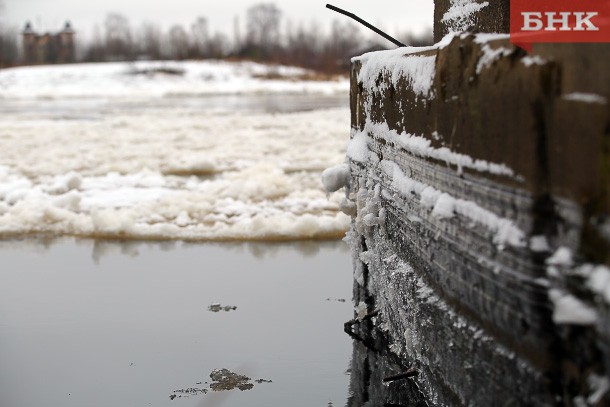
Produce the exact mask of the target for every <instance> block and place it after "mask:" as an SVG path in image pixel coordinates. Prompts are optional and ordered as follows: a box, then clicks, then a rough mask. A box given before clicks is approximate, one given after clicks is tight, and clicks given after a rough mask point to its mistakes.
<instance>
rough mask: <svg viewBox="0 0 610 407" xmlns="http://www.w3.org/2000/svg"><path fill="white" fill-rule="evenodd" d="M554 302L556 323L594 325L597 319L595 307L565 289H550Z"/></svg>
mask: <svg viewBox="0 0 610 407" xmlns="http://www.w3.org/2000/svg"><path fill="white" fill-rule="evenodd" d="M549 298H550V299H551V301H552V302H553V305H554V306H555V308H554V309H553V321H554V322H555V323H556V324H569V325H592V324H594V323H595V321H597V312H596V311H595V309H593V308H591V307H590V306H588V305H586V304H585V303H584V302H582V301H581V300H579V299H578V298H576V297H574V296H573V295H572V294H569V293H567V292H565V291H563V290H560V289H557V288H553V289H551V290H549Z"/></svg>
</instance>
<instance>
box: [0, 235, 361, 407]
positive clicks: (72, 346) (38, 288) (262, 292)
mask: <svg viewBox="0 0 610 407" xmlns="http://www.w3.org/2000/svg"><path fill="white" fill-rule="evenodd" d="M0 262H1V263H2V265H3V267H2V270H1V271H0V365H1V368H0V405H2V406H12V407H20V406H24V407H25V406H38V405H50V406H92V407H94V406H174V405H175V406H204V405H205V406H215V405H223V406H288V405H289V406H327V405H328V403H329V402H332V403H333V405H335V406H336V405H345V401H346V399H347V392H348V382H349V377H348V375H347V374H346V370H347V368H348V365H349V362H350V361H349V359H350V354H351V351H352V348H351V341H350V339H349V337H348V336H347V335H346V334H344V333H343V330H342V323H343V322H344V321H346V320H348V319H350V318H351V312H352V311H351V301H350V298H351V264H350V256H349V254H348V251H347V249H346V248H345V247H344V243H342V242H333V243H328V242H311V243H291V244H281V245H278V244H248V243H239V244H185V243H116V242H100V241H93V240H71V239H64V240H60V241H57V240H52V241H45V240H24V241H3V242H1V243H0ZM343 299H345V300H347V301H345V302H343V301H337V300H343ZM216 302H218V303H220V304H222V305H231V306H236V307H237V309H236V310H233V311H229V312H225V311H221V312H218V313H215V312H211V311H209V309H208V308H209V306H210V305H211V304H213V303H216ZM217 368H227V369H230V370H232V371H234V372H237V373H241V374H246V375H248V376H250V377H251V378H253V379H259V378H262V379H268V380H272V381H273V382H272V383H261V384H255V387H254V388H253V389H252V390H249V391H243V392H241V391H239V390H233V391H230V392H223V393H208V394H207V395H199V396H193V397H189V398H175V399H174V400H170V398H169V397H170V395H172V394H174V391H175V390H179V389H186V388H189V387H198V388H202V387H205V386H206V384H205V382H206V381H208V382H209V381H210V379H209V374H210V372H211V371H212V370H213V369H217ZM197 383H202V384H200V385H199V384H197Z"/></svg>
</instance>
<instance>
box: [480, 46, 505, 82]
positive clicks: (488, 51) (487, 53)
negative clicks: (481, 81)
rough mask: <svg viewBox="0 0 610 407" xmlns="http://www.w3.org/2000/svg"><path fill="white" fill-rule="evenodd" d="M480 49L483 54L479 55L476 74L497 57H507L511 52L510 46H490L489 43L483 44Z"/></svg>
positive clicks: (487, 66)
mask: <svg viewBox="0 0 610 407" xmlns="http://www.w3.org/2000/svg"><path fill="white" fill-rule="evenodd" d="M481 51H482V52H483V55H481V57H480V58H479V62H477V75H479V74H480V73H481V72H483V70H484V69H487V68H489V67H490V66H491V65H492V64H493V63H494V62H495V61H497V60H498V59H500V58H504V57H507V56H509V55H510V54H512V52H513V50H512V49H510V48H505V47H498V48H492V47H491V46H490V45H489V44H485V45H483V46H482V47H481Z"/></svg>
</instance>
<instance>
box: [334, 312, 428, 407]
mask: <svg viewBox="0 0 610 407" xmlns="http://www.w3.org/2000/svg"><path fill="white" fill-rule="evenodd" d="M378 319H383V315H380V314H379V312H378V311H374V312H372V313H370V314H368V315H366V316H364V317H362V318H359V319H354V320H352V321H348V322H346V323H345V326H344V327H345V332H346V333H347V334H348V335H350V336H351V337H352V338H353V339H354V341H353V353H352V362H351V368H350V386H349V394H350V396H349V398H348V401H347V407H374V406H375V407H376V406H384V407H425V406H427V405H428V404H427V403H426V401H425V397H424V395H423V393H422V392H421V391H420V390H419V387H418V384H417V380H418V370H417V369H416V368H414V367H410V366H404V362H402V361H401V359H400V358H399V357H398V356H397V355H396V354H394V353H393V352H392V351H391V350H390V346H389V342H388V340H387V338H386V335H385V334H384V332H383V331H381V330H379V329H378V326H379V324H378V322H379V321H378Z"/></svg>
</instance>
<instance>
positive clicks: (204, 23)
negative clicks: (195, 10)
mask: <svg viewBox="0 0 610 407" xmlns="http://www.w3.org/2000/svg"><path fill="white" fill-rule="evenodd" d="M191 35H192V52H191V55H192V56H193V57H195V58H201V57H208V56H209V49H208V48H209V40H210V38H209V34H208V20H207V19H206V18H205V17H198V18H197V19H196V20H195V22H194V23H193V24H191Z"/></svg>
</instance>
